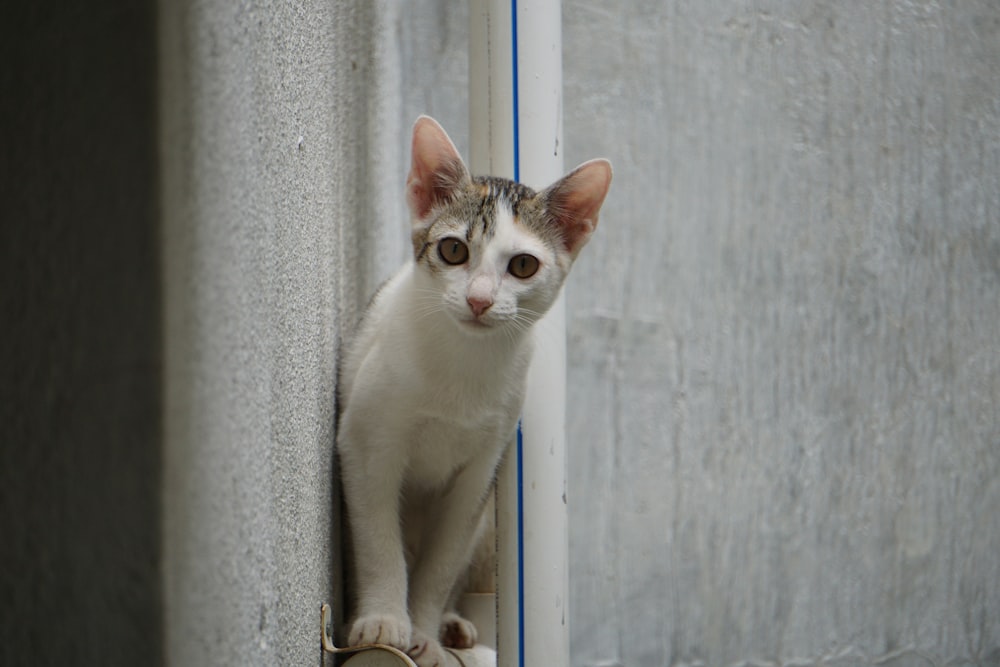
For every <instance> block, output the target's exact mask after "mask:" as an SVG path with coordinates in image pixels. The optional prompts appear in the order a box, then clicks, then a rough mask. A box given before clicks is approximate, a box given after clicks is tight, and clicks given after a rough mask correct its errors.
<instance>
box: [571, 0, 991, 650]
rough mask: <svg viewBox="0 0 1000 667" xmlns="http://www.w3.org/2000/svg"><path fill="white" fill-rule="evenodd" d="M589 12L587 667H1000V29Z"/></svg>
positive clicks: (973, 19)
mask: <svg viewBox="0 0 1000 667" xmlns="http://www.w3.org/2000/svg"><path fill="white" fill-rule="evenodd" d="M564 7H565V9H564V17H565V34H564V44H565V70H566V92H565V95H566V101H565V111H566V146H567V155H568V162H569V163H573V162H575V161H577V160H580V159H583V158H585V157H588V156H591V155H602V154H604V155H609V156H610V157H611V159H612V160H613V162H614V164H615V167H616V181H615V185H614V188H613V191H612V195H611V197H610V199H609V202H608V205H607V208H606V213H605V215H604V217H603V223H602V224H603V225H604V227H603V229H601V230H600V232H599V234H598V236H597V239H596V241H595V243H594V244H593V247H591V248H588V254H587V255H586V257H585V259H584V261H583V262H582V264H581V265H580V266H579V267H577V268H578V269H579V270H578V272H577V274H576V276H575V280H574V281H573V283H572V285H571V286H570V288H569V312H570V313H571V315H570V317H571V325H570V337H571V339H570V340H571V343H570V368H571V371H570V385H569V386H570V390H571V394H570V401H569V403H570V405H571V406H572V409H573V412H572V418H571V419H570V442H571V443H574V445H575V447H576V449H575V455H574V456H573V458H572V459H571V464H570V465H571V475H570V480H571V486H570V495H571V503H572V505H571V507H572V509H571V512H572V528H571V543H572V547H573V549H572V553H573V561H572V569H571V581H572V590H571V593H572V604H571V607H572V608H573V609H574V614H573V617H572V623H573V626H572V646H573V655H574V663H575V664H579V665H596V664H609V663H610V664H623V665H666V664H697V663H702V664H706V665H727V664H746V663H752V664H788V663H791V662H794V663H795V664H802V665H815V664H837V665H870V664H891V665H917V664H920V665H944V664H968V663H972V664H991V665H996V664H1000V558H998V557H997V554H1000V418H998V415H1000V344H998V324H1000V104H998V100H1000V92H998V91H1000V67H998V66H1000V6H998V5H997V4H996V3H992V2H961V3H936V2H888V1H882V2H848V3H844V2H820V1H814V2H774V1H772V2H754V3H742V2H729V1H721V0H720V1H713V2H706V1H704V0H700V1H691V2H659V3H621V7H616V8H615V9H613V10H612V9H610V8H608V7H606V6H605V5H604V3H596V2H566V3H564Z"/></svg>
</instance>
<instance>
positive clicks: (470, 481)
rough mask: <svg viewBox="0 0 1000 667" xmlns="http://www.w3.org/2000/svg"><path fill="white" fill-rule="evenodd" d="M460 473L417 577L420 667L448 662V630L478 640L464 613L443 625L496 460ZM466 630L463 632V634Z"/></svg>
mask: <svg viewBox="0 0 1000 667" xmlns="http://www.w3.org/2000/svg"><path fill="white" fill-rule="evenodd" d="M484 459H485V460H483V461H476V462H474V463H472V464H470V465H469V466H467V467H466V468H465V469H464V470H462V471H461V472H460V473H458V475H457V476H456V477H455V480H454V482H453V484H452V485H451V489H450V490H449V491H448V492H447V493H446V494H445V495H444V497H442V498H441V499H440V500H439V501H438V502H437V503H435V505H436V508H435V509H436V510H437V511H436V512H435V514H434V516H435V518H436V520H435V521H434V522H432V523H431V525H430V526H429V531H428V534H427V535H426V537H425V542H424V546H423V549H422V552H421V554H420V559H419V561H418V563H417V565H416V567H415V569H414V571H413V574H412V576H411V582H410V583H411V586H410V611H411V617H412V619H413V646H412V647H411V649H410V656H411V657H412V658H413V659H414V661H415V662H416V663H417V664H418V665H420V667H433V666H434V665H435V664H437V665H443V664H444V662H443V660H444V649H443V648H442V646H441V643H440V641H439V637H440V636H441V634H440V633H441V631H442V629H446V630H451V631H453V632H454V635H453V636H452V639H454V640H456V641H458V642H461V643H463V644H471V643H474V641H475V636H474V631H475V628H474V626H472V624H471V623H470V622H469V621H467V620H465V619H463V618H462V617H461V616H458V614H453V615H450V616H449V618H448V619H447V620H449V621H454V622H455V623H454V624H452V625H451V626H450V627H447V628H442V622H443V621H445V619H444V617H443V614H444V610H445V606H446V605H447V604H448V601H449V598H450V597H451V593H452V591H453V589H454V587H455V582H456V580H457V578H458V574H459V573H461V572H462V571H463V570H464V568H465V566H466V564H467V563H468V560H469V558H470V556H471V554H472V550H473V547H474V545H475V537H476V533H477V532H478V528H479V526H480V523H481V521H480V519H481V517H482V514H483V508H484V506H485V504H486V500H487V495H488V492H489V490H490V489H491V488H492V487H491V482H492V480H493V473H494V470H495V468H496V461H495V460H493V459H488V458H487V457H484ZM460 635H461V636H460Z"/></svg>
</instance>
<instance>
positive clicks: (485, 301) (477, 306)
mask: <svg viewBox="0 0 1000 667" xmlns="http://www.w3.org/2000/svg"><path fill="white" fill-rule="evenodd" d="M465 300H466V301H467V302H468V303H469V310H471V311H472V314H473V315H475V316H476V317H480V316H482V314H483V313H485V312H486V311H487V310H489V308H490V306H492V305H493V299H491V298H489V297H488V296H470V297H466V299H465Z"/></svg>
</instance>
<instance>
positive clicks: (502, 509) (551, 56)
mask: <svg viewBox="0 0 1000 667" xmlns="http://www.w3.org/2000/svg"><path fill="white" fill-rule="evenodd" d="M469 36H470V47H469V79H470V86H469V88H470V90H469V108H470V135H471V136H470V146H471V155H470V162H471V168H472V171H473V172H474V173H487V174H492V175H495V176H505V177H508V178H516V179H517V180H519V181H521V182H523V183H525V184H526V185H529V186H531V187H535V188H541V187H544V186H546V185H548V184H550V183H552V182H554V181H556V180H557V179H558V178H559V177H560V176H561V175H562V171H563V160H562V57H561V56H562V39H561V11H560V6H559V2H557V1H550V2H544V1H537V0H536V1H529V0H473V1H472V2H471V3H470V31H469ZM536 340H537V348H536V351H535V358H534V361H533V363H532V367H531V371H530V373H529V379H528V394H527V398H526V401H525V408H524V413H523V419H522V428H521V433H520V437H519V438H518V442H517V443H514V446H512V448H511V451H510V452H509V453H508V456H507V458H506V459H505V463H504V465H503V467H502V468H501V471H500V474H499V476H498V480H497V542H498V553H497V559H498V563H497V598H498V599H497V642H498V644H497V647H498V666H499V667H514V666H518V667H521V666H523V665H554V666H557V667H558V666H560V665H568V664H569V633H568V628H567V613H566V593H567V590H568V578H567V562H568V558H567V514H566V497H565V489H566V459H565V444H566V442H565V431H564V428H565V414H566V386H565V378H566V348H565V306H564V303H563V300H562V298H560V299H559V300H558V301H557V302H556V304H555V305H554V306H553V308H552V310H551V311H550V312H549V314H548V315H547V316H546V317H545V318H544V319H543V320H542V321H541V322H539V323H538V325H537V328H536Z"/></svg>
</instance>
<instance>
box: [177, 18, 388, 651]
mask: <svg viewBox="0 0 1000 667" xmlns="http://www.w3.org/2000/svg"><path fill="white" fill-rule="evenodd" d="M160 21H161V23H160V36H161V51H160V55H161V71H160V84H161V91H162V100H161V107H160V108H161V112H162V123H161V133H160V146H161V150H162V156H163V170H164V173H163V216H164V219H163V250H164V257H165V267H164V269H165V276H166V282H165V296H164V300H165V313H166V316H165V320H166V321H165V391H166V397H165V413H164V418H165V424H166V429H165V457H164V480H165V482H164V485H165V488H164V499H165V506H164V528H163V535H164V551H163V555H164V575H165V577H164V585H165V589H164V594H165V641H166V648H167V659H168V662H169V663H170V664H172V665H223V664H233V665H237V664H239V665H244V664H255V665H277V664H295V665H307V664H319V662H320V650H319V635H318V625H319V609H320V604H321V603H322V602H324V601H330V600H331V599H332V596H333V594H334V586H335V584H337V583H338V581H339V578H338V577H337V576H335V572H336V571H337V569H338V567H339V565H338V562H339V557H338V556H339V552H338V551H337V550H336V549H333V548H332V544H333V539H332V535H333V528H334V525H333V521H332V517H333V516H334V515H335V514H336V510H335V501H336V497H335V493H334V486H333V473H334V471H333V432H334V422H335V414H334V409H335V377H336V351H337V345H338V341H339V334H340V329H341V327H342V326H343V324H344V322H350V321H353V318H354V313H355V312H356V310H357V308H356V307H355V306H353V305H352V304H353V300H354V298H355V294H356V293H360V290H359V289H357V288H356V287H355V285H356V284H357V283H358V282H359V281H358V278H357V277H356V274H357V273H358V270H359V267H363V266H364V264H365V261H364V260H363V259H362V258H364V256H365V254H364V252H363V250H362V249H363V248H365V247H366V246H367V245H368V241H366V240H365V239H367V238H368V233H367V231H366V229H365V226H364V225H363V224H361V223H362V221H361V220H359V217H358V214H359V211H363V210H364V209H365V207H366V206H367V203H366V202H367V187H368V184H367V177H366V175H365V174H366V169H365V166H364V160H365V159H366V158H365V156H366V155H367V153H368V151H369V146H368V142H367V140H366V138H365V137H366V132H367V128H368V122H369V119H368V117H367V115H366V113H365V111H366V108H367V100H368V98H367V95H366V89H365V88H364V87H363V85H362V84H363V83H364V82H366V81H367V79H368V78H369V76H370V74H369V61H370V58H369V56H368V53H369V48H370V45H369V44H368V43H367V42H366V41H365V35H366V34H367V33H368V32H369V31H370V23H371V18H370V15H369V13H368V8H367V6H366V3H354V5H353V6H349V5H345V4H340V3H322V2H305V3H295V4H291V3H270V2H264V3H254V4H252V5H248V4H245V3H244V4H237V3H229V2H198V1H195V0H191V1H188V2H169V3H166V2H165V3H162V4H161V11H160ZM359 298H360V297H359ZM345 313H346V316H345Z"/></svg>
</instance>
